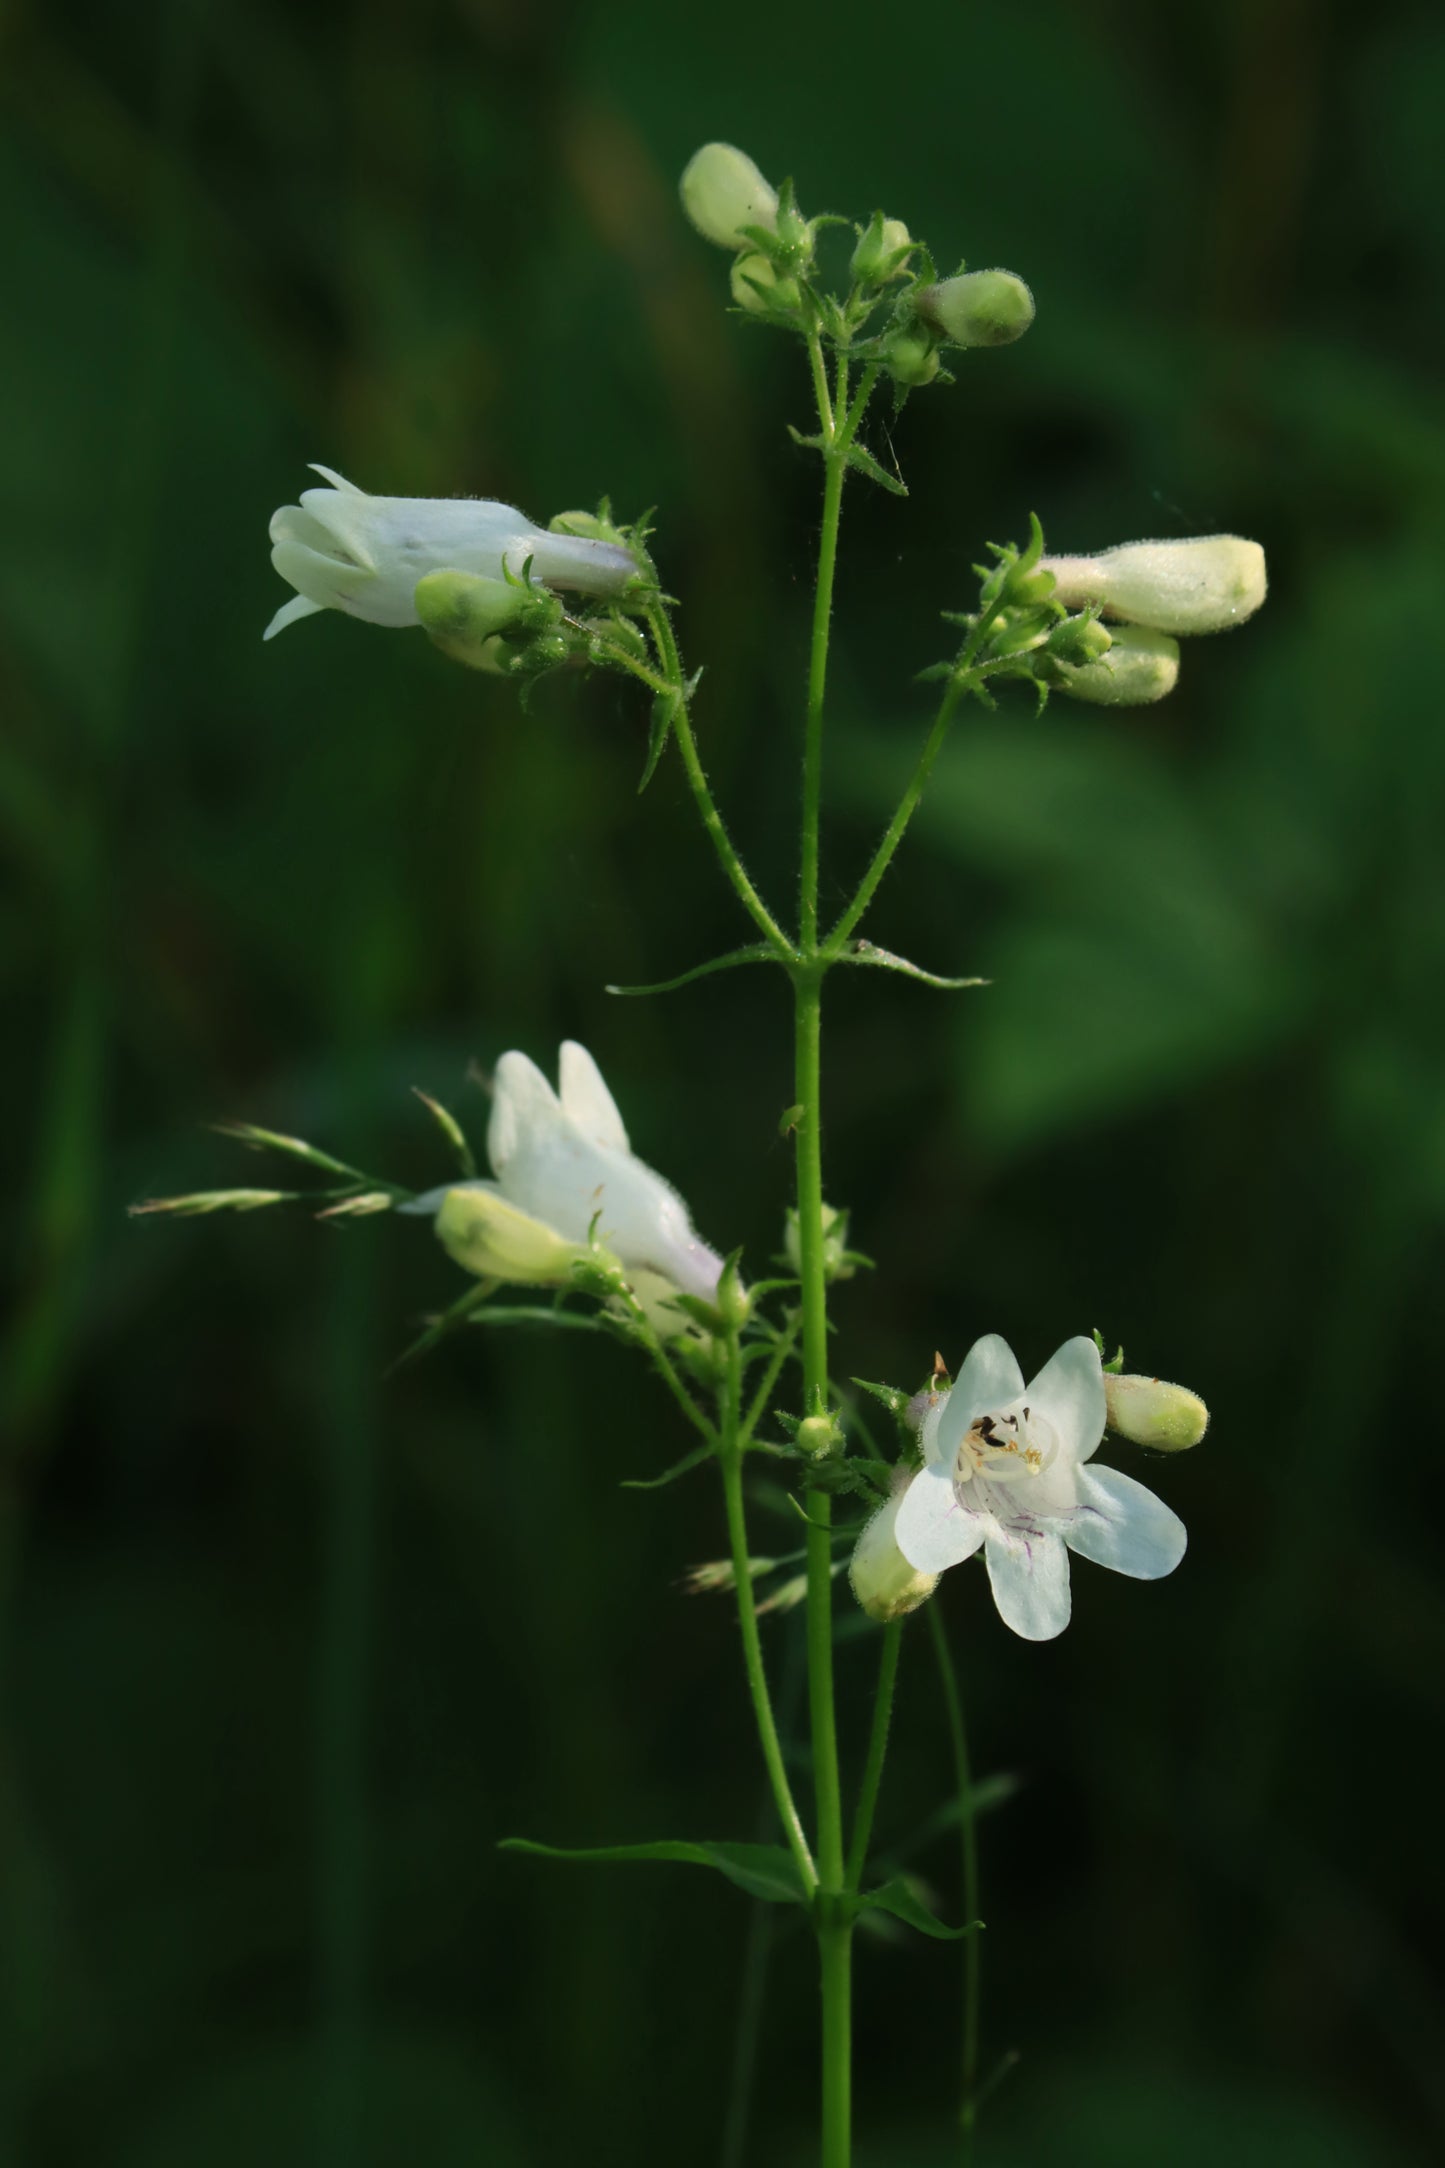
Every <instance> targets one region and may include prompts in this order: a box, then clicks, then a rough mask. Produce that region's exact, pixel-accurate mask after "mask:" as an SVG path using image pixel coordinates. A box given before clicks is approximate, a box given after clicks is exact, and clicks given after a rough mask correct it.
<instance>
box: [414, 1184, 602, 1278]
mask: <svg viewBox="0 0 1445 2168" xmlns="http://www.w3.org/2000/svg"><path fill="white" fill-rule="evenodd" d="M436 1231H437V1235H438V1237H439V1239H440V1241H441V1243H442V1246H443V1247H444V1248H445V1249H446V1251H447V1252H448V1254H449V1255H450V1256H451V1257H453V1258H454V1259H455V1260H456V1262H457V1263H458V1264H459V1265H460V1266H461V1267H462V1270H463V1271H464V1272H472V1273H475V1274H476V1276H477V1278H478V1279H479V1280H506V1281H510V1282H511V1283H512V1284H513V1285H514V1286H518V1287H561V1286H563V1285H564V1284H565V1283H566V1282H567V1281H568V1280H569V1279H570V1278H571V1277H572V1268H573V1266H574V1265H577V1264H582V1263H585V1262H586V1261H587V1259H588V1257H589V1254H590V1253H589V1252H588V1251H587V1250H584V1249H579V1248H578V1247H577V1245H576V1243H574V1242H568V1241H566V1240H564V1238H563V1237H562V1236H561V1235H559V1234H558V1233H557V1232H556V1230H555V1229H554V1228H551V1227H549V1226H548V1225H547V1224H546V1222H545V1221H544V1220H538V1219H533V1218H532V1217H531V1216H530V1214H529V1213H526V1212H519V1211H518V1210H517V1207H516V1206H515V1205H514V1204H508V1203H507V1200H506V1198H505V1197H499V1196H498V1195H497V1192H496V1191H495V1190H492V1189H485V1188H481V1187H478V1188H476V1189H469V1188H463V1187H458V1188H456V1189H449V1190H448V1191H447V1193H446V1196H445V1197H444V1198H443V1199H442V1204H441V1210H440V1211H439V1212H438V1213H437V1216H436Z"/></svg>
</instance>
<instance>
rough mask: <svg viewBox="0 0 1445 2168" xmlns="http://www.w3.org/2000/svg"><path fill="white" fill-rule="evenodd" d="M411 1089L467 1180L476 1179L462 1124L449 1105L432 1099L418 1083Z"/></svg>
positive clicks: (474, 1167) (470, 1151)
mask: <svg viewBox="0 0 1445 2168" xmlns="http://www.w3.org/2000/svg"><path fill="white" fill-rule="evenodd" d="M412 1090H413V1091H414V1092H415V1094H416V1096H417V1098H418V1099H419V1100H420V1101H421V1103H422V1105H423V1106H424V1107H425V1108H426V1110H427V1112H428V1114H429V1115H430V1116H431V1118H432V1120H433V1121H434V1122H435V1123H436V1125H437V1128H438V1129H439V1130H440V1131H441V1133H442V1135H443V1136H444V1137H445V1138H446V1140H447V1143H448V1144H449V1145H450V1146H451V1148H452V1150H453V1151H454V1152H455V1153H456V1155H457V1164H458V1165H459V1166H460V1168H461V1170H462V1173H463V1174H464V1175H465V1177H466V1179H467V1180H468V1181H469V1182H471V1181H474V1180H475V1179H476V1172H477V1163H476V1160H475V1159H474V1158H473V1157H472V1148H471V1146H470V1144H468V1142H467V1140H466V1136H465V1134H464V1132H463V1129H462V1125H461V1123H460V1122H459V1121H458V1120H457V1118H456V1116H455V1114H453V1113H452V1112H451V1110H450V1108H449V1107H444V1106H443V1105H442V1103H441V1101H440V1099H433V1097H432V1095H431V1093H430V1092H424V1091H423V1090H422V1088H421V1086H420V1085H419V1084H413V1086H412Z"/></svg>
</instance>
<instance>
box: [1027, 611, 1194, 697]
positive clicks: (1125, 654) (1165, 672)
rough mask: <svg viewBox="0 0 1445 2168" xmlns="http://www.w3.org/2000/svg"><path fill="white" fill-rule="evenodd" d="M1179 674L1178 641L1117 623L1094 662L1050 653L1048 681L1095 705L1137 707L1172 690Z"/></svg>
mask: <svg viewBox="0 0 1445 2168" xmlns="http://www.w3.org/2000/svg"><path fill="white" fill-rule="evenodd" d="M1178 676H1179V646H1178V643H1177V641H1174V640H1171V639H1170V638H1169V636H1168V634H1167V633H1163V632H1146V631H1145V629H1144V627H1143V626H1142V625H1121V626H1119V628H1118V630H1117V631H1116V632H1115V633H1114V634H1113V637H1112V640H1111V643H1110V646H1109V650H1108V653H1107V654H1104V655H1101V656H1100V657H1099V659H1098V661H1097V662H1086V663H1077V664H1076V663H1068V662H1064V661H1063V660H1062V659H1061V658H1060V657H1057V656H1051V657H1050V658H1049V666H1048V672H1047V682H1048V683H1049V684H1050V685H1053V686H1055V687H1056V688H1057V689H1058V690H1059V691H1060V692H1065V693H1069V694H1071V695H1072V696H1073V698H1074V699H1075V700H1089V701H1092V702H1094V703H1095V704H1096V705H1097V706H1099V707H1105V708H1129V707H1142V706H1144V705H1145V704H1146V703H1147V702H1149V701H1151V700H1162V699H1163V698H1164V696H1165V694H1166V693H1172V692H1173V690H1174V685H1175V681H1176V680H1177V678H1178Z"/></svg>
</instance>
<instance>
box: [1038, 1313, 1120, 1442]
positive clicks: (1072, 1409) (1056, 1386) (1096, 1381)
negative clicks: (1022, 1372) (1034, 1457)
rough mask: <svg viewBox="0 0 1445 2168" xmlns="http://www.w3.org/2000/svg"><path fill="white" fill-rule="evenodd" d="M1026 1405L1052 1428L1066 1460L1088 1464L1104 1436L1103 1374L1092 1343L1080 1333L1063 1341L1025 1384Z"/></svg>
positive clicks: (1105, 1411) (1097, 1353)
mask: <svg viewBox="0 0 1445 2168" xmlns="http://www.w3.org/2000/svg"><path fill="white" fill-rule="evenodd" d="M1028 1403H1029V1406H1030V1408H1031V1409H1032V1410H1033V1412H1034V1414H1035V1415H1041V1416H1042V1417H1043V1418H1044V1421H1045V1422H1046V1423H1051V1424H1052V1425H1053V1428H1054V1430H1055V1432H1056V1433H1057V1435H1058V1440H1059V1448H1060V1451H1061V1453H1062V1454H1063V1455H1064V1456H1065V1457H1066V1458H1067V1459H1069V1460H1072V1461H1082V1460H1088V1459H1089V1457H1090V1455H1091V1454H1092V1453H1094V1452H1095V1451H1097V1449H1098V1444H1099V1440H1100V1439H1101V1438H1102V1437H1103V1435H1104V1417H1105V1414H1106V1413H1107V1410H1106V1407H1105V1403H1104V1373H1103V1371H1102V1369H1101V1368H1100V1365H1099V1350H1098V1349H1097V1347H1095V1345H1094V1343H1093V1341H1092V1340H1090V1339H1087V1338H1086V1337H1085V1336H1084V1334H1082V1333H1080V1334H1078V1335H1077V1336H1076V1337H1075V1338H1074V1339H1072V1340H1066V1341H1065V1342H1064V1344H1063V1346H1062V1347H1061V1348H1060V1349H1059V1351H1058V1353H1057V1355H1051V1356H1050V1357H1049V1359H1048V1361H1047V1362H1046V1363H1045V1364H1044V1367H1043V1369H1042V1370H1041V1371H1040V1372H1039V1374H1038V1376H1037V1377H1036V1378H1031V1379H1030V1380H1029V1387H1028Z"/></svg>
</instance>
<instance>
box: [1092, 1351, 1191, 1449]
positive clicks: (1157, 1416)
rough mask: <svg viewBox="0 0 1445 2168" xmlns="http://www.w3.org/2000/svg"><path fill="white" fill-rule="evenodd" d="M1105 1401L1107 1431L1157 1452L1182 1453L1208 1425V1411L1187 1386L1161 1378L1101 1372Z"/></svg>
mask: <svg viewBox="0 0 1445 2168" xmlns="http://www.w3.org/2000/svg"><path fill="white" fill-rule="evenodd" d="M1104 1403H1105V1406H1106V1408H1107V1409H1108V1416H1107V1421H1108V1425H1109V1428H1110V1430H1112V1431H1116V1432H1117V1433H1118V1435H1119V1436H1120V1437H1121V1438H1132V1439H1133V1441H1134V1443H1135V1445H1151V1446H1153V1448H1154V1450H1155V1452H1156V1453H1183V1452H1187V1451H1188V1449H1189V1447H1190V1446H1191V1445H1198V1443H1199V1441H1200V1439H1201V1438H1202V1437H1203V1436H1204V1433H1205V1431H1206V1430H1208V1428H1209V1410H1208V1408H1206V1407H1205V1405H1204V1402H1203V1401H1202V1400H1201V1399H1200V1397H1199V1395H1198V1393H1191V1392H1190V1391H1189V1389H1188V1387H1187V1386H1184V1385H1169V1384H1167V1383H1166V1382H1165V1380H1164V1379H1163V1378H1139V1377H1129V1376H1115V1375H1114V1374H1113V1373H1112V1372H1110V1371H1108V1370H1106V1371H1105V1372H1104Z"/></svg>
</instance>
